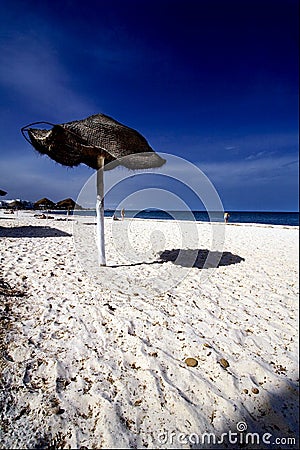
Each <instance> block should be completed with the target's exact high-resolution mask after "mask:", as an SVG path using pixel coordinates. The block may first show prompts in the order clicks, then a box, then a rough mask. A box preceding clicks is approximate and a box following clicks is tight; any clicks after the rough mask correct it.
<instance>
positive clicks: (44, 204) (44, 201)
mask: <svg viewBox="0 0 300 450" xmlns="http://www.w3.org/2000/svg"><path fill="white" fill-rule="evenodd" d="M54 205H55V203H53V202H52V201H51V200H49V198H46V197H44V198H41V199H40V200H38V201H37V202H35V204H34V205H33V208H34V209H53V208H54Z"/></svg>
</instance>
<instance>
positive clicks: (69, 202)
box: [55, 198, 81, 209]
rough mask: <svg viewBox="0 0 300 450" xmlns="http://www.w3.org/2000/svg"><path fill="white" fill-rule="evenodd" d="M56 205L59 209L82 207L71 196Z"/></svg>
mask: <svg viewBox="0 0 300 450" xmlns="http://www.w3.org/2000/svg"><path fill="white" fill-rule="evenodd" d="M55 207H56V208H58V209H75V208H76V209H81V206H79V205H78V204H77V203H76V202H74V200H73V199H71V198H65V199H64V200H61V201H60V202H57V203H56V204H55Z"/></svg>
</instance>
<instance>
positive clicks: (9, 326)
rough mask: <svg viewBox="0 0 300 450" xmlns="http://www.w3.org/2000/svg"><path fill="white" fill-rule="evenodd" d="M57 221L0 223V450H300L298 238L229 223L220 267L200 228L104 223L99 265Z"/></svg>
mask: <svg viewBox="0 0 300 450" xmlns="http://www.w3.org/2000/svg"><path fill="white" fill-rule="evenodd" d="M57 218H58V216H57V217H54V218H53V219H47V220H45V219H44V220H39V219H37V218H34V217H33V213H32V212H21V213H19V214H18V216H17V215H16V214H15V215H14V216H9V215H4V214H3V213H2V212H1V215H0V242H1V267H0V269H1V272H0V278H1V279H2V280H3V282H5V283H8V284H7V285H3V286H4V287H5V286H6V288H7V289H6V291H5V289H2V295H0V299H1V303H0V315H1V329H0V334H1V350H2V355H1V377H2V381H1V384H2V386H1V394H0V396H1V399H0V400H1V404H2V408H1V422H2V425H1V431H0V443H1V444H0V447H1V448H3V449H4V448H26V449H30V448H45V449H46V448H53V449H54V448H74V449H80V448H82V449H83V448H240V447H243V448H270V447H272V448H290V447H291V448H296V445H295V442H294V441H289V442H287V441H283V439H286V440H287V439H288V438H289V439H291V438H292V439H296V438H297V433H298V237H299V229H298V227H289V226H267V225H255V224H243V225H242V224H227V225H226V226H225V238H224V248H223V252H224V253H223V256H222V255H219V256H220V258H219V259H220V261H219V264H218V267H216V268H214V267H206V266H205V258H206V256H207V255H208V252H209V251H210V250H211V249H212V244H211V225H210V224H209V223H197V224H196V225H195V224H192V225H191V224H190V225H189V224H186V227H185V228H184V230H185V231H184V232H186V235H185V237H183V236H182V233H181V231H182V228H181V226H180V225H179V226H178V224H177V223H176V222H175V221H174V222H173V221H156V220H149V221H147V220H137V219H136V220H131V221H130V220H129V219H125V221H119V222H117V223H115V224H113V226H112V220H111V219H105V226H106V251H107V262H108V267H104V268H101V269H100V268H98V267H96V266H94V270H93V264H94V259H93V258H94V256H93V248H90V247H89V245H86V244H84V239H85V237H86V236H88V234H89V233H93V232H94V231H93V230H94V227H93V224H91V225H88V223H89V222H91V223H92V219H91V218H85V219H84V220H85V221H86V222H85V223H84V227H81V228H80V229H79V228H78V224H79V223H80V221H78V220H77V219H76V218H74V217H73V218H71V220H69V221H62V220H57ZM82 220H83V219H82ZM76 227H77V228H76ZM126 227H127V228H126ZM128 227H129V228H128ZM189 227H196V228H193V232H191V233H190V232H189V229H190V228H189ZM124 229H125V230H126V232H125V231H124ZM195 229H196V230H197V239H194V238H193V236H194V234H193V233H194V230H195ZM89 230H91V231H89ZM128 230H129V231H128ZM74 233H75V240H74V236H73V234H74ZM124 236H125V237H126V236H127V237H128V241H126V239H125V238H124ZM193 239H194V240H193ZM129 244H130V245H129ZM193 249H194V252H193V251H192V250H193ZM195 251H196V254H195ZM180 254H181V258H179V259H177V256H178V255H180ZM126 255H127V256H128V255H130V257H129V260H126ZM191 255H192V258H194V260H193V264H192V267H190V265H191V264H189V262H188V263H187V264H186V261H189V258H190V256H191ZM221 256H222V257H221ZM9 288H11V289H12V292H10V294H9ZM0 293H1V291H0ZM22 293H23V294H24V295H21V294H22ZM18 294H19V295H18ZM187 358H191V359H190V360H188V361H186V360H187ZM187 362H188V363H189V364H191V365H188V364H187ZM237 432H238V439H239V442H238V443H236V442H230V439H233V438H232V436H233V435H231V437H230V436H229V435H228V434H229V433H237ZM247 432H248V433H258V436H259V439H260V441H259V442H257V441H256V444H257V445H256V444H255V443H254V445H252V446H251V445H250V444H249V445H244V443H243V442H244V441H242V439H244V438H246V434H247ZM205 433H206V434H207V433H210V434H211V435H210V436H208V435H205ZM222 433H227V434H226V435H223V438H222V439H221V436H222ZM267 434H268V436H267ZM263 438H264V439H265V440H264V441H262V439H263ZM208 439H210V440H211V441H210V443H209V442H208ZM213 439H216V441H215V442H213ZM276 439H277V441H276V442H275V440H276ZM278 439H279V440H278ZM280 439H281V441H280ZM201 440H202V441H201Z"/></svg>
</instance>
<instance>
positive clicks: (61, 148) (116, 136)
mask: <svg viewBox="0 0 300 450" xmlns="http://www.w3.org/2000/svg"><path fill="white" fill-rule="evenodd" d="M42 123H47V125H51V126H52V128H51V129H50V130H45V129H43V130H41V129H37V128H31V127H32V126H33V125H38V124H42ZM21 131H22V134H23V136H24V137H25V139H27V140H28V141H29V142H30V143H31V144H32V145H33V147H34V148H35V149H36V150H37V151H38V152H40V153H42V154H46V155H48V156H49V157H50V158H51V159H53V160H54V161H56V162H58V163H60V164H63V165H65V166H78V165H79V164H81V163H84V164H86V165H88V166H89V167H92V168H93V169H96V170H97V171H98V172H97V203H96V212H97V235H98V248H99V263H100V265H106V258H105V247H104V186H103V170H105V166H106V165H107V164H109V163H112V164H109V166H108V168H109V169H110V168H113V167H115V166H117V165H119V164H122V165H124V166H125V167H127V168H128V169H148V168H152V167H161V166H162V165H163V164H164V163H165V160H164V159H162V158H161V157H160V156H159V155H157V154H156V153H155V152H154V150H153V149H152V148H151V147H150V145H149V144H148V142H147V141H146V139H145V138H144V137H143V136H142V135H141V134H140V133H138V132H137V131H136V130H133V129H132V128H129V127H127V126H125V125H123V124H121V123H119V122H117V121H116V120H114V119H112V118H111V117H108V116H106V115H104V114H95V115H93V116H90V117H87V118H86V119H83V120H76V121H73V122H67V123H64V124H60V125H53V124H51V123H49V122H35V123H31V124H29V125H27V126H26V127H23V128H22V130H21ZM26 133H27V134H28V137H27V135H26ZM128 155H132V156H131V157H130V158H129V159H127V158H125V159H124V160H122V158H123V157H124V156H128ZM120 158H121V160H120V161H119V159H120Z"/></svg>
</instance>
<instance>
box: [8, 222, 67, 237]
mask: <svg viewBox="0 0 300 450" xmlns="http://www.w3.org/2000/svg"><path fill="white" fill-rule="evenodd" d="M67 236H70V237H71V236H72V235H71V234H69V233H66V232H65V231H62V230H58V229H57V228H51V227H47V226H31V225H28V226H21V227H12V228H8V227H0V237H10V238H26V237H28V238H43V237H67Z"/></svg>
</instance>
